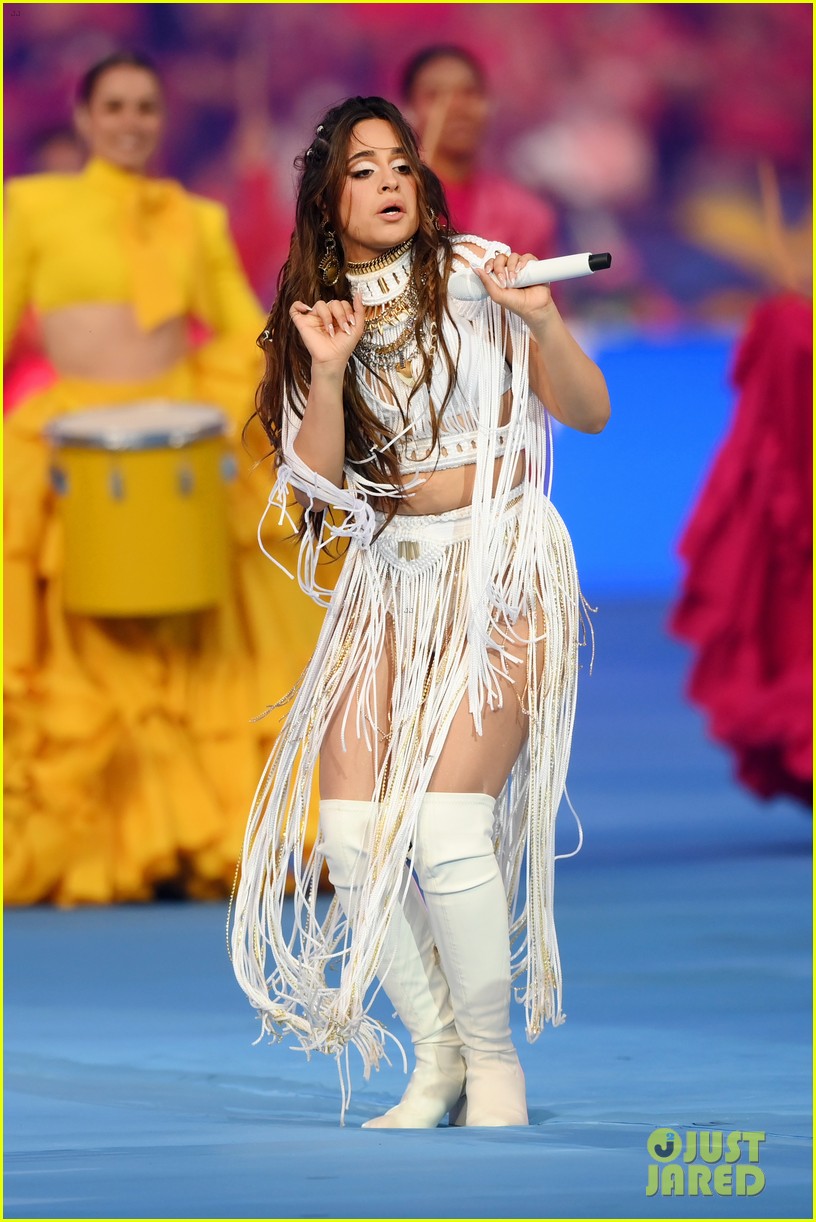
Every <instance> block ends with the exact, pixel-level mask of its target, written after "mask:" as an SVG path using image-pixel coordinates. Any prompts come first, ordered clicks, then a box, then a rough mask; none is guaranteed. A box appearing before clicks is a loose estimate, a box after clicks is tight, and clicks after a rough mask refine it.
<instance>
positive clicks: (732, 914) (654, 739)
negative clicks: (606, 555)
mask: <svg viewBox="0 0 816 1222" xmlns="http://www.w3.org/2000/svg"><path fill="white" fill-rule="evenodd" d="M664 616H665V606H664V604H659V603H656V602H638V603H612V604H610V605H608V606H604V607H603V608H602V610H601V612H600V614H599V615H598V616H597V617H596V628H597V633H598V638H599V651H598V658H597V662H596V672H595V675H594V676H593V677H592V678H586V677H584V681H583V684H582V689H581V693H580V707H579V721H578V731H577V736H576V742H575V751H574V757H573V759H574V764H573V768H572V774H571V783H570V792H571V795H572V799H573V802H574V803H575V805H576V807H577V808H578V810H579V811H580V812H581V815H582V819H583V823H584V828H585V835H586V843H585V846H584V849H583V850H582V852H581V854H580V855H579V856H578V857H577V858H575V859H573V860H571V861H568V862H563V863H561V864H560V866H559V878H558V885H557V890H556V896H557V905H558V921H559V930H560V938H561V951H562V958H563V962H564V973H565V1009H566V1011H567V1013H568V1016H569V1017H568V1021H567V1023H566V1024H565V1025H564V1026H563V1027H561V1028H559V1029H558V1030H555V1031H553V1030H552V1029H549V1028H548V1029H547V1031H546V1032H545V1034H544V1035H543V1036H542V1038H541V1039H540V1040H539V1042H538V1043H537V1044H535V1045H527V1044H526V1043H523V1037H522V1036H521V1014H520V1011H518V1010H517V1011H516V1013H515V1016H514V1017H515V1023H516V1030H517V1034H518V1036H519V1039H520V1041H522V1042H521V1056H522V1061H523V1065H524V1069H525V1072H526V1074H527V1081H528V1088H529V1102H530V1119H531V1125H530V1127H529V1128H528V1129H495V1130H468V1129H451V1130H447V1129H444V1128H440V1129H438V1130H434V1131H430V1132H383V1131H381V1130H379V1131H365V1132H363V1131H361V1130H360V1129H359V1127H358V1126H359V1124H360V1122H361V1121H362V1120H363V1119H365V1118H366V1117H367V1116H369V1115H371V1114H373V1113H375V1112H376V1111H378V1110H379V1109H380V1108H383V1107H385V1106H386V1105H388V1104H389V1103H390V1102H393V1101H394V1100H395V1098H396V1097H397V1096H398V1095H399V1093H400V1092H401V1090H402V1087H403V1084H404V1081H403V1079H402V1076H401V1073H400V1072H398V1071H397V1070H396V1069H394V1070H393V1071H391V1070H386V1071H384V1072H381V1073H380V1074H379V1075H375V1076H374V1077H373V1078H372V1080H371V1081H370V1082H369V1083H367V1084H365V1083H362V1082H358V1084H357V1085H356V1087H355V1091H354V1097H353V1100H352V1104H351V1108H350V1111H349V1115H348V1119H347V1126H346V1127H345V1128H340V1127H339V1126H338V1113H339V1095H338V1091H337V1078H336V1070H335V1067H334V1063H333V1062H332V1061H330V1060H328V1059H325V1058H321V1059H319V1060H316V1061H313V1062H312V1063H311V1064H308V1063H306V1061H305V1060H304V1059H303V1058H302V1056H301V1055H300V1054H299V1053H296V1052H294V1051H291V1050H289V1049H288V1048H287V1047H286V1046H275V1047H268V1046H266V1045H260V1046H258V1047H252V1045H251V1041H252V1040H253V1039H254V1038H255V1034H256V1024H255V1019H254V1017H253V1015H252V1013H251V1011H250V1010H249V1008H248V1006H247V1004H246V1002H245V1000H244V998H243V995H242V994H241V993H240V992H239V991H238V989H237V986H236V985H235V984H234V981H233V978H232V974H231V968H230V965H229V963H228V961H227V957H226V949H225V941H224V922H225V916H226V912H225V906H223V905H220V904H218V905H212V904H208V905H193V904H160V905H153V906H149V907H125V908H118V909H103V910H99V909H96V910H82V911H74V912H55V911H51V910H47V909H34V910H23V911H11V912H9V913H7V915H6V926H5V933H6V1028H5V1053H6V1129H5V1136H6V1167H5V1169H6V1199H5V1216H6V1217H7V1218H101V1217H112V1218H159V1217H161V1218H287V1217H291V1218H352V1217H362V1218H369V1217H371V1218H373V1217H384V1218H624V1217H631V1218H641V1217H642V1218H653V1217H654V1218H662V1217H667V1218H806V1217H807V1218H809V1217H811V1216H812V1205H811V1188H810V1178H811V1176H810V1168H811V1129H810V1123H811V1118H810V1101H811V1091H810V1047H811V1038H810V1030H811V1028H810V1017H809V1004H810V962H811V958H810V946H809V941H810V928H811V922H810V896H811V856H810V829H811V824H810V818H809V816H808V815H806V814H805V813H804V812H803V811H802V810H800V809H799V808H798V807H794V806H793V805H790V804H787V803H781V802H780V803H775V804H773V805H771V806H763V805H761V804H759V803H758V802H755V801H753V800H752V799H751V798H750V797H749V796H747V795H746V794H744V793H743V792H742V791H741V790H739V789H737V788H736V786H735V785H734V784H733V783H732V782H731V779H730V772H729V768H730V765H729V761H728V760H727V758H726V757H725V755H724V754H723V753H722V752H721V751H719V750H718V749H717V748H715V747H713V746H711V745H710V744H709V743H708V742H707V741H706V739H705V734H704V731H703V728H702V724H701V720H700V717H699V716H698V714H697V713H696V712H695V711H694V710H692V709H691V708H690V707H688V706H687V705H686V704H685V703H684V701H683V698H682V695H681V689H682V681H683V675H684V673H685V652H684V650H683V649H682V648H681V647H679V646H677V645H676V644H674V643H672V642H670V641H669V640H668V639H667V638H666V636H665V634H664V632H663V619H664ZM562 821H563V833H564V837H563V847H564V848H565V849H568V848H569V847H570V845H571V843H572V841H573V839H574V825H573V824H572V820H571V817H570V816H569V812H568V811H564V812H563V814H562ZM384 1011H385V1007H383V1012H384ZM663 1128H665V1129H671V1130H674V1131H676V1132H677V1133H678V1134H679V1136H680V1138H681V1139H686V1138H687V1135H688V1134H689V1133H690V1132H691V1131H694V1130H698V1131H700V1130H701V1131H709V1130H722V1131H724V1132H726V1133H728V1132H732V1131H739V1132H741V1133H744V1132H760V1133H764V1135H765V1140H764V1142H762V1143H761V1145H760V1146H759V1167H760V1169H761V1171H762V1173H763V1174H764V1177H765V1187H764V1189H763V1190H762V1191H761V1192H759V1193H757V1194H756V1195H754V1196H736V1195H713V1196H705V1195H699V1194H698V1195H696V1196H689V1195H684V1196H676V1195H675V1196H661V1195H659V1194H658V1195H656V1196H647V1192H646V1189H647V1182H648V1181H647V1177H648V1175H649V1168H650V1166H651V1165H654V1166H656V1165H657V1164H656V1163H654V1160H653V1159H652V1158H651V1157H650V1155H649V1152H648V1151H647V1147H646V1143H647V1138H648V1137H649V1134H650V1133H651V1132H652V1130H655V1129H663ZM743 1151H745V1146H744V1145H743ZM746 1158H747V1152H746V1153H744V1154H743V1158H742V1162H743V1163H744V1162H745V1161H746ZM696 1165H700V1160H699V1159H697V1160H696ZM750 1182H754V1181H753V1179H752V1180H751V1181H750Z"/></svg>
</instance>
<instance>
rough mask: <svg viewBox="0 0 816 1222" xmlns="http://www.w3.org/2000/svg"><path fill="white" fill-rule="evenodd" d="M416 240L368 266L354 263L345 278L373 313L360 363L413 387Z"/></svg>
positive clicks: (360, 347)
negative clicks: (388, 370) (387, 372)
mask: <svg viewBox="0 0 816 1222" xmlns="http://www.w3.org/2000/svg"><path fill="white" fill-rule="evenodd" d="M412 256H413V238H409V239H408V241H406V242H402V243H401V244H400V245H399V246H394V247H393V248H392V249H391V250H386V251H384V252H383V253H382V254H381V255H378V256H377V258H376V259H370V260H369V261H368V262H366V263H349V264H347V267H346V276H347V278H348V281H349V284H350V286H351V290H352V292H353V293H354V292H359V293H360V295H361V297H362V301H363V305H364V306H365V307H366V308H367V310H368V311H370V313H369V314H368V317H367V318H366V321H365V331H364V333H363V336H362V338H361V340H360V342H359V343H358V345H357V347H356V348H355V350H354V355H355V357H356V358H357V359H358V360H359V361H361V362H362V363H363V364H364V365H366V366H367V367H368V368H369V369H373V370H386V369H393V370H394V372H395V373H396V374H397V375H398V376H399V377H400V378H401V379H402V381H403V382H405V383H406V385H408V386H412V385H413V383H414V366H413V361H414V357H416V355H417V353H418V352H419V344H418V340H417V334H416V320H417V315H418V313H419V294H418V292H417V288H416V285H415V284H414V282H413V280H412V279H411V265H412Z"/></svg>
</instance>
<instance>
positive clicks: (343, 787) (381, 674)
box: [320, 632, 394, 802]
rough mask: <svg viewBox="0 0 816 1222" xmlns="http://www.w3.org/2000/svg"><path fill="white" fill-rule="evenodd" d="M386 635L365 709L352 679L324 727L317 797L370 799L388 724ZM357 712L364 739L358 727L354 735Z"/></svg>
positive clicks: (390, 672) (389, 663)
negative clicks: (360, 716) (318, 793)
mask: <svg viewBox="0 0 816 1222" xmlns="http://www.w3.org/2000/svg"><path fill="white" fill-rule="evenodd" d="M389 638H390V632H388V633H387V639H386V644H385V647H384V648H383V651H382V655H381V657H380V659H379V661H378V663H377V667H376V672H375V678H374V687H373V700H372V701H371V705H370V707H369V708H368V710H362V709H361V708H360V701H361V692H360V688H359V684H358V681H356V680H353V681H352V682H351V684H350V688H349V690H347V691H346V692H344V693H342V695H341V697H340V701H339V704H338V707H337V711H336V712H335V713H334V715H333V716H332V718H331V719H330V721H329V724H328V726H327V728H326V733H325V735H324V737H323V744H322V746H321V749H320V796H321V798H340V799H343V800H346V801H362V802H370V801H371V800H372V796H373V794H374V792H375V789H376V787H377V774H378V772H379V769H380V767H381V765H382V761H383V757H384V754H385V751H386V750H387V748H388V743H389V733H390V727H391V717H390V710H391V691H392V688H393V683H394V680H393V674H394V671H393V660H392V658H391V649H390V647H389ZM358 714H362V716H363V718H364V719H365V723H366V725H367V728H368V733H367V737H368V742H366V734H365V733H364V732H363V730H362V727H361V731H360V733H359V735H358V731H357V724H358ZM344 725H345V749H344Z"/></svg>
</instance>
